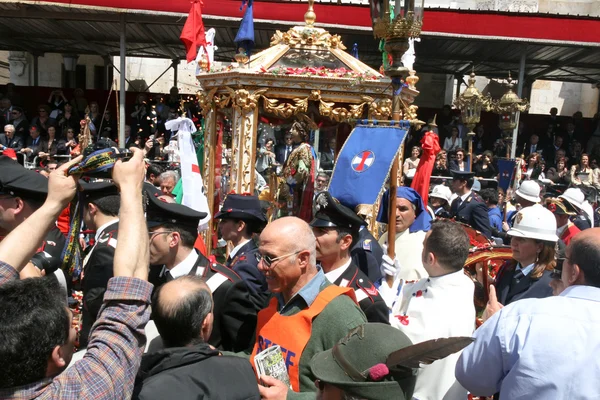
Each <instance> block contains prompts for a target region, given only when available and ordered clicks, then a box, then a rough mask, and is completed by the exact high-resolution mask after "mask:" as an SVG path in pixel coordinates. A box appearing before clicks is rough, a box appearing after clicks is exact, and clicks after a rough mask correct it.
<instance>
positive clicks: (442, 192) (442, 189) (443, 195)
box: [429, 185, 452, 204]
mask: <svg viewBox="0 0 600 400" xmlns="http://www.w3.org/2000/svg"><path fill="white" fill-rule="evenodd" d="M429 197H437V198H438V199H442V200H446V201H447V202H448V204H450V198H451V197H452V191H451V190H450V188H449V187H448V186H445V185H436V186H434V187H433V190H432V191H431V193H430V194H429Z"/></svg>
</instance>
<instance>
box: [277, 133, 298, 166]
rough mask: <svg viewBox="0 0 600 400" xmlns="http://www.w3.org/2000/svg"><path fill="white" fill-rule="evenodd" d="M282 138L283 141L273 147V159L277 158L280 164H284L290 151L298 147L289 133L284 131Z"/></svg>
mask: <svg viewBox="0 0 600 400" xmlns="http://www.w3.org/2000/svg"><path fill="white" fill-rule="evenodd" d="M284 140H285V143H284V144H282V145H279V146H277V148H276V149H275V160H277V162H278V163H279V164H281V165H283V164H285V162H286V161H287V159H288V157H289V156H290V154H292V151H294V149H295V148H296V147H298V144H296V143H293V141H292V134H291V133H289V132H288V133H286V134H285V136H284Z"/></svg>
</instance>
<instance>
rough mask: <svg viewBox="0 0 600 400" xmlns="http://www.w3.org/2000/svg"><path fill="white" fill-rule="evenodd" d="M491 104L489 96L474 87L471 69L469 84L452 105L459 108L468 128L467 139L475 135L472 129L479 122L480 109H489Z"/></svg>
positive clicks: (473, 76) (473, 73)
mask: <svg viewBox="0 0 600 400" xmlns="http://www.w3.org/2000/svg"><path fill="white" fill-rule="evenodd" d="M491 104H492V99H491V97H490V96H489V95H486V96H484V95H483V94H481V92H480V91H479V90H477V88H476V87H475V71H472V72H471V75H470V77H469V86H468V87H467V89H466V90H465V91H464V92H463V93H462V94H461V95H460V96H459V97H458V98H457V99H456V100H454V106H455V107H456V108H458V109H459V110H460V115H461V119H462V123H463V124H465V126H466V127H467V128H469V133H467V136H468V137H469V139H471V138H472V137H473V136H475V132H474V131H473V129H474V128H475V126H476V125H477V124H478V123H479V120H480V117H481V111H482V110H485V111H489V110H490V107H491Z"/></svg>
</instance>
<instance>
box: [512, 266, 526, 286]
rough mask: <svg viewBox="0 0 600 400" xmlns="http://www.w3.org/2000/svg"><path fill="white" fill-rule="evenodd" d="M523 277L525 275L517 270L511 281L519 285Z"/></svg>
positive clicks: (520, 270)
mask: <svg viewBox="0 0 600 400" xmlns="http://www.w3.org/2000/svg"><path fill="white" fill-rule="evenodd" d="M524 276H525V274H524V273H523V270H522V269H518V270H516V271H515V274H514V276H513V279H514V280H515V281H516V282H517V283H519V282H520V281H521V279H523V277H524Z"/></svg>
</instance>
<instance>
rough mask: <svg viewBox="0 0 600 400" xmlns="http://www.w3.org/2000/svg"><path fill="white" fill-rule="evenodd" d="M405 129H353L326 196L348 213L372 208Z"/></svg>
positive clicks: (402, 126) (400, 127) (362, 127)
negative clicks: (338, 203) (335, 201)
mask: <svg viewBox="0 0 600 400" xmlns="http://www.w3.org/2000/svg"><path fill="white" fill-rule="evenodd" d="M409 128H410V124H409V123H408V122H405V121H400V126H377V125H357V126H356V127H355V128H354V130H353V131H352V132H351V133H350V136H349V137H348V140H346V143H345V144H344V146H343V147H342V150H341V151H340V153H339V155H338V158H337V161H336V163H335V167H334V169H333V174H332V176H331V182H330V184H329V193H331V195H332V196H333V197H335V198H336V199H338V200H339V201H340V203H342V204H344V205H345V206H347V207H350V208H352V209H354V208H356V206H357V205H359V204H374V203H375V202H376V201H377V197H378V196H379V194H380V192H381V191H382V190H383V186H384V185H385V183H386V181H387V178H388V175H389V173H390V170H391V168H392V163H393V161H394V159H395V158H396V156H397V155H398V153H399V152H400V146H401V145H402V142H403V141H404V138H405V137H406V133H407V132H408V130H409Z"/></svg>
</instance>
